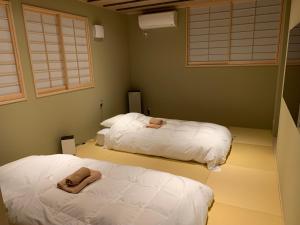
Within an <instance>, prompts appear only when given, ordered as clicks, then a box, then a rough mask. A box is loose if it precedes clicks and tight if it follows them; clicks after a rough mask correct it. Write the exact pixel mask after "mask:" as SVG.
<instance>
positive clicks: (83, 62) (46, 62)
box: [23, 5, 94, 96]
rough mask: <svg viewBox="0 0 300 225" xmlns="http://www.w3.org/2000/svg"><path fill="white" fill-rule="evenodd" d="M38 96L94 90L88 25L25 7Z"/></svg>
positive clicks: (50, 12) (60, 14)
mask: <svg viewBox="0 0 300 225" xmlns="http://www.w3.org/2000/svg"><path fill="white" fill-rule="evenodd" d="M23 9H24V17H25V24H26V31H27V39H28V46H29V49H30V56H31V65H32V70H33V74H34V82H35V88H36V93H37V95H38V96H44V95H49V94H56V93H61V92H67V91H72V90H77V89H82V88H89V87H93V86H94V83H93V75H92V65H91V51H90V42H89V41H90V40H89V29H88V21H87V19H86V18H84V17H79V16H75V15H70V14H66V13H61V12H56V11H52V10H46V9H41V8H36V7H32V6H26V5H24V6H23Z"/></svg>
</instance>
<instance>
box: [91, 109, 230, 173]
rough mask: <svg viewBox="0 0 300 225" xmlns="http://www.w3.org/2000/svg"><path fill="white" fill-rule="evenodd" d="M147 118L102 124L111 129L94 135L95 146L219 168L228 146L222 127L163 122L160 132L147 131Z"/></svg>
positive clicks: (126, 117)
mask: <svg viewBox="0 0 300 225" xmlns="http://www.w3.org/2000/svg"><path fill="white" fill-rule="evenodd" d="M149 119H150V117H148V116H145V115H142V114H139V113H128V114H125V115H120V116H117V117H114V118H112V119H109V120H107V121H104V122H103V123H101V124H102V125H103V126H106V127H110V128H109V129H103V130H101V131H99V132H98V133H97V143H98V144H99V145H104V146H105V147H106V148H108V149H114V150H119V151H126V152H131V153H140V154H147V155H155V156H162V157H166V158H172V159H177V160H183V161H190V160H193V161H196V162H199V163H206V164H207V167H208V168H209V169H212V170H213V169H218V167H217V166H218V165H220V164H222V163H224V162H225V161H226V157H227V154H228V152H229V150H230V147H231V141H232V136H231V133H230V131H229V130H228V129H227V128H226V127H224V126H221V125H217V124H213V123H200V122H194V121H183V120H171V119H164V121H165V123H164V125H163V126H162V127H161V128H159V129H152V128H146V125H147V124H148V122H149Z"/></svg>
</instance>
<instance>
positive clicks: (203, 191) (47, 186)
mask: <svg viewBox="0 0 300 225" xmlns="http://www.w3.org/2000/svg"><path fill="white" fill-rule="evenodd" d="M82 166H85V167H89V168H91V169H95V170H100V171H101V173H102V175H103V177H102V178H101V180H99V181H96V182H95V183H93V184H91V185H89V186H87V187H86V188H85V189H83V191H82V192H80V193H79V194H77V195H76V194H70V193H66V192H64V191H62V190H60V189H58V188H56V184H57V182H58V181H60V180H61V179H63V178H64V177H66V176H67V175H69V174H70V173H72V172H74V171H75V170H77V169H78V168H80V167H82ZM0 187H1V190H2V195H3V199H4V203H5V206H6V207H7V208H8V212H9V218H10V221H11V222H12V223H13V224H16V225H29V224H30V225H35V224H36V225H37V224H38V225H62V224H64V225H69V224H70V225H71V224H76V225H87V224H89V225H96V224H97V225H99V224H101V225H120V224H121V225H171V224H176V225H205V223H206V219H207V212H208V208H209V207H210V205H211V203H212V200H213V192H212V190H211V189H210V188H209V187H208V186H206V185H204V184H201V183H199V182H197V181H194V180H191V179H188V178H185V177H180V176H175V175H172V174H169V173H164V172H159V171H154V170H149V169H144V168H140V167H132V166H125V165H118V164H112V163H109V162H105V161H98V160H92V159H81V158H78V157H75V156H72V155H50V156H30V157H26V158H24V159H20V160H18V161H15V162H12V163H9V164H7V165H4V166H2V167H0Z"/></svg>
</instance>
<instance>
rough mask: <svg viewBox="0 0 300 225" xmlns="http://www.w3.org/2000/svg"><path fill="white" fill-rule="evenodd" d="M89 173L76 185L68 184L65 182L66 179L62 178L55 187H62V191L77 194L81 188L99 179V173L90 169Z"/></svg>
mask: <svg viewBox="0 0 300 225" xmlns="http://www.w3.org/2000/svg"><path fill="white" fill-rule="evenodd" d="M90 173H91V175H90V176H88V177H86V178H85V179H84V180H83V181H81V182H80V183H79V184H78V185H76V186H68V185H67V183H66V179H63V180H62V181H60V182H59V183H58V184H57V187H58V188H60V189H62V190H63V191H66V192H69V193H72V194H78V193H79V192H80V191H81V190H82V189H83V188H85V187H86V186H88V185H89V184H91V183H93V182H95V181H97V180H99V179H101V176H102V175H101V173H100V172H99V171H96V170H90Z"/></svg>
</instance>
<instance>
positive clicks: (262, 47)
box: [253, 0, 281, 61]
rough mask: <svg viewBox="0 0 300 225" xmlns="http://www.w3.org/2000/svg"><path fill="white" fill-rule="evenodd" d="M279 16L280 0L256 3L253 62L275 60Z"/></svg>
mask: <svg viewBox="0 0 300 225" xmlns="http://www.w3.org/2000/svg"><path fill="white" fill-rule="evenodd" d="M266 15H267V16H268V17H266ZM280 15H281V1H280V0H257V1H256V19H255V31H254V42H253V60H274V61H275V60H276V59H277V52H278V42H279V34H280V24H281V23H280ZM267 40H268V42H267Z"/></svg>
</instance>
